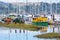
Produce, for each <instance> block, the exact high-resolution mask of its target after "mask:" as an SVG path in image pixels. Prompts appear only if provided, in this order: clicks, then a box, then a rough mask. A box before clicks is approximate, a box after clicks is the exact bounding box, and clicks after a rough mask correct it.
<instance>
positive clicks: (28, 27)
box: [0, 23, 42, 31]
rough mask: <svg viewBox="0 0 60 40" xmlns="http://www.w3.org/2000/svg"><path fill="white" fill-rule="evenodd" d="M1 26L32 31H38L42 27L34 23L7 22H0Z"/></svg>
mask: <svg viewBox="0 0 60 40" xmlns="http://www.w3.org/2000/svg"><path fill="white" fill-rule="evenodd" d="M0 26H4V27H8V28H19V29H24V30H30V31H38V30H39V29H41V28H42V27H38V26H34V25H31V24H30V25H29V24H18V23H17V24H15V23H11V24H6V23H0Z"/></svg>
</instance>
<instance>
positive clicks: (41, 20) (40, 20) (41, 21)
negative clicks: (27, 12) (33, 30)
mask: <svg viewBox="0 0 60 40" xmlns="http://www.w3.org/2000/svg"><path fill="white" fill-rule="evenodd" d="M32 23H33V25H36V26H48V18H47V17H35V18H33V20H32Z"/></svg>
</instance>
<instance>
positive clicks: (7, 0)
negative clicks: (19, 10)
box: [0, 0, 60, 3]
mask: <svg viewBox="0 0 60 40" xmlns="http://www.w3.org/2000/svg"><path fill="white" fill-rule="evenodd" d="M0 1H3V2H8V3H12V2H26V0H0ZM27 2H48V3H53V2H55V3H57V2H60V1H59V0H27Z"/></svg>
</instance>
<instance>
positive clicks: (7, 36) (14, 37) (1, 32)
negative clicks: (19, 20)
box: [0, 25, 59, 40]
mask: <svg viewBox="0 0 60 40" xmlns="http://www.w3.org/2000/svg"><path fill="white" fill-rule="evenodd" d="M58 26H59V25H58ZM52 27H55V26H54V25H52V26H49V27H48V29H47V31H46V32H40V30H39V31H28V30H22V29H9V28H5V27H0V40H57V39H44V38H36V37H33V36H34V35H38V34H45V33H49V32H53V29H52ZM54 32H58V27H57V26H56V28H55V31H54ZM58 40H59V39H58Z"/></svg>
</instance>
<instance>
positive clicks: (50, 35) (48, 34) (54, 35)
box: [34, 33, 60, 38]
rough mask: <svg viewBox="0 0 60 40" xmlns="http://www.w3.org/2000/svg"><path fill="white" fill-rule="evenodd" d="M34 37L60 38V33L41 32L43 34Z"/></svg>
mask: <svg viewBox="0 0 60 40" xmlns="http://www.w3.org/2000/svg"><path fill="white" fill-rule="evenodd" d="M34 37H37V38H60V34H59V33H46V34H41V35H35V36H34Z"/></svg>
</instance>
